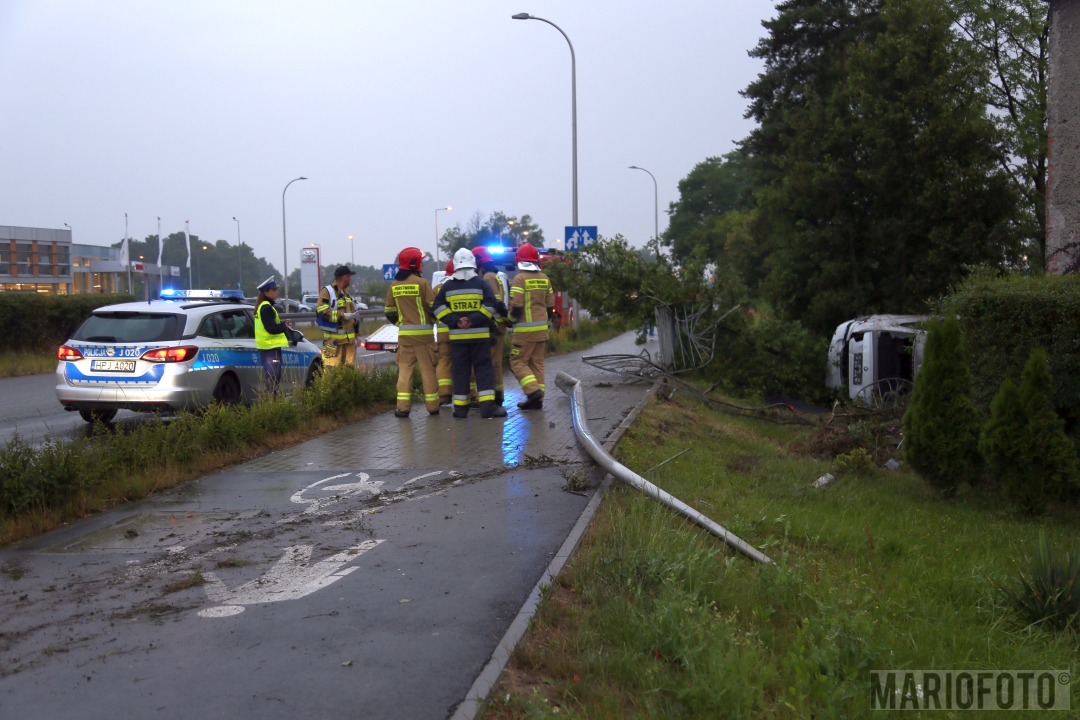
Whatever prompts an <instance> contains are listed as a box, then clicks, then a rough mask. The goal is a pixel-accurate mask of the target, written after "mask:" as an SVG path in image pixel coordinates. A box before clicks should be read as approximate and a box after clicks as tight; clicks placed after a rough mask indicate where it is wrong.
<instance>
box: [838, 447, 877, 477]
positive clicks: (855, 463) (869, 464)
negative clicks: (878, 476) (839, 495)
mask: <svg viewBox="0 0 1080 720" xmlns="http://www.w3.org/2000/svg"><path fill="white" fill-rule="evenodd" d="M833 469H834V470H836V474H837V475H840V476H844V475H855V476H857V477H866V476H868V475H872V474H873V473H874V470H875V469H876V467H875V466H874V460H873V458H872V457H870V453H868V452H866V450H864V449H863V448H855V449H854V450H852V451H851V452H849V453H847V454H846V455H837V456H836V458H835V459H834V460H833Z"/></svg>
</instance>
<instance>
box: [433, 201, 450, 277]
mask: <svg viewBox="0 0 1080 720" xmlns="http://www.w3.org/2000/svg"><path fill="white" fill-rule="evenodd" d="M453 209H454V208H452V207H450V206H449V205H447V206H446V207H441V208H435V264H436V265H438V264H439V212H440V211H442V210H453Z"/></svg>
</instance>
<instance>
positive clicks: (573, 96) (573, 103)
mask: <svg viewBox="0 0 1080 720" xmlns="http://www.w3.org/2000/svg"><path fill="white" fill-rule="evenodd" d="M511 17H513V19H514V20H539V21H540V22H546V23H547V24H548V25H550V26H551V27H553V28H555V29H556V30H558V31H559V32H560V33H562V36H563V37H564V38H566V44H567V45H569V46H570V125H571V128H572V131H573V135H572V137H573V155H574V225H577V224H578V212H577V211H578V202H577V197H578V192H577V57H576V56H575V55H574V43H572V42H570V36H568V35H567V34H566V33H565V32H563V29H562V28H561V27H559V26H558V25H556V24H555V23H553V22H551V21H550V20H545V19H544V18H542V17H536V16H535V15H530V14H529V13H518V14H517V15H513V16H511Z"/></svg>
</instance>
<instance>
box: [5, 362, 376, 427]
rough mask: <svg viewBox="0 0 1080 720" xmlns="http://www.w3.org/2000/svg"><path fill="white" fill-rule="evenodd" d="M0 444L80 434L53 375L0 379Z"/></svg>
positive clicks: (136, 418)
mask: <svg viewBox="0 0 1080 720" xmlns="http://www.w3.org/2000/svg"><path fill="white" fill-rule="evenodd" d="M357 361H358V362H361V363H367V364H371V365H385V364H389V363H392V362H394V354H393V353H388V352H378V353H368V352H366V351H361V352H360V353H358V358H357ZM0 398H2V402H0V443H4V442H7V441H8V440H9V439H11V437H12V436H13V435H15V433H18V434H19V436H20V437H22V438H23V439H24V440H26V441H27V442H30V443H39V442H41V441H42V440H43V439H44V438H45V437H46V436H47V435H52V436H69V435H71V434H73V433H79V432H83V431H85V429H86V423H85V422H84V421H83V419H82V418H81V417H80V416H79V413H77V412H70V411H67V410H65V409H64V408H63V406H61V405H60V402H59V401H58V400H57V399H56V375H55V374H54V373H46V374H43V375H24V376H22V377H14V378H0ZM115 421H116V422H117V423H123V424H130V423H135V422H156V419H155V417H154V416H153V415H152V414H149V413H136V412H131V411H130V410H121V411H120V412H119V413H117V415H116V420H115Z"/></svg>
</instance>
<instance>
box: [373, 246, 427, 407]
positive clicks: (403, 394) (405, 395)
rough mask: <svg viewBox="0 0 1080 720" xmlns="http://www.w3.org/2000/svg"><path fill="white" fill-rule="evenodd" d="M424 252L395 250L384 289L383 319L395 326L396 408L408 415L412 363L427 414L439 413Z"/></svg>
mask: <svg viewBox="0 0 1080 720" xmlns="http://www.w3.org/2000/svg"><path fill="white" fill-rule="evenodd" d="M423 258H424V254H423V253H422V252H420V250H419V249H418V248H414V247H407V248H405V249H404V250H402V251H401V252H400V253H399V254H398V268H399V270H398V272H397V276H396V277H395V278H394V281H393V282H392V283H390V290H389V291H388V292H387V293H386V319H387V320H389V321H390V322H392V323H394V324H395V325H397V326H398V349H397V366H398V382H397V411H396V412H395V413H394V414H395V415H397V416H398V417H400V418H405V417H409V410H410V409H411V408H412V388H413V367H414V366H415V365H419V366H420V377H421V378H422V379H423V382H424V404H425V405H426V406H427V410H428V414H430V415H438V414H439V383H438V380H437V379H436V376H435V363H436V355H435V318H434V316H433V315H432V312H431V303H432V301H433V300H434V299H435V291H434V290H432V289H431V283H429V282H428V281H427V280H425V279H424V278H423V277H421V275H420V274H421V273H422V272H423Z"/></svg>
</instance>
